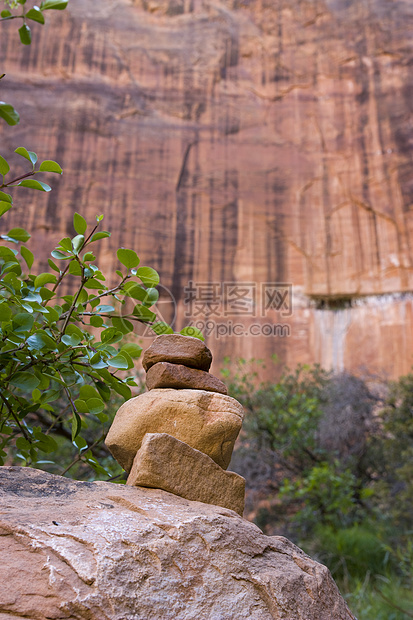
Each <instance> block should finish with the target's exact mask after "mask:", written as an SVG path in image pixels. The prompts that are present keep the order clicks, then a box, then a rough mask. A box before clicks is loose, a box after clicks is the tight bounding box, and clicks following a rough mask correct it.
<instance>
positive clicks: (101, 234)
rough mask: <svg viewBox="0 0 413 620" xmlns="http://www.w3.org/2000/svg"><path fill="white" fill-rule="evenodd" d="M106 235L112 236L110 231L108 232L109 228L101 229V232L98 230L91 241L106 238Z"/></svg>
mask: <svg viewBox="0 0 413 620" xmlns="http://www.w3.org/2000/svg"><path fill="white" fill-rule="evenodd" d="M106 237H110V232H108V231H107V230H101V231H100V232H97V233H95V234H94V235H93V237H92V238H91V240H90V243H92V242H93V241H99V239H105V238H106Z"/></svg>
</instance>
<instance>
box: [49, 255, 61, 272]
mask: <svg viewBox="0 0 413 620" xmlns="http://www.w3.org/2000/svg"><path fill="white" fill-rule="evenodd" d="M47 262H48V263H49V267H50V268H51V269H54V271H57V273H60V269H59V267H58V266H57V265H56V263H54V262H53V261H52V259H51V258H48V259H47Z"/></svg>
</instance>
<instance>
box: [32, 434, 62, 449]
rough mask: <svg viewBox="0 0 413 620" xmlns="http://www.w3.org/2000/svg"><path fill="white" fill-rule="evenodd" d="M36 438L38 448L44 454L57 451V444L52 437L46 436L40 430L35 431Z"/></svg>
mask: <svg viewBox="0 0 413 620" xmlns="http://www.w3.org/2000/svg"><path fill="white" fill-rule="evenodd" d="M34 436H35V437H36V448H38V449H39V450H41V451H42V452H46V453H50V452H54V451H55V450H57V448H58V445H57V442H56V440H55V439H53V437H51V436H50V435H45V434H44V433H42V432H41V431H40V429H39V430H37V429H35V430H34Z"/></svg>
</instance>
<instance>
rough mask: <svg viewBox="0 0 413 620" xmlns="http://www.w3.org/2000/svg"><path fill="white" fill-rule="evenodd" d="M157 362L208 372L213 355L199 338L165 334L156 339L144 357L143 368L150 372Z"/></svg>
mask: <svg viewBox="0 0 413 620" xmlns="http://www.w3.org/2000/svg"><path fill="white" fill-rule="evenodd" d="M157 362H172V363H173V364H184V365H185V366H190V367H191V368H198V369H199V370H205V371H208V370H209V368H210V366H211V363H212V353H211V351H210V350H209V349H208V347H207V346H206V345H205V344H204V343H203V342H202V340H199V338H192V337H191V336H181V334H163V335H162V336H157V337H156V338H155V340H154V341H153V343H152V344H151V346H150V347H149V348H148V349H146V351H145V353H144V355H143V357H142V366H143V367H144V369H145V370H149V368H150V367H151V366H153V365H154V364H156V363H157Z"/></svg>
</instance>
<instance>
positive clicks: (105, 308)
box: [95, 305, 115, 312]
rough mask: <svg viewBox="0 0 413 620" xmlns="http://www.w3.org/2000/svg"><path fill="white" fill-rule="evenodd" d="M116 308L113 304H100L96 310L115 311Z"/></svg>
mask: <svg viewBox="0 0 413 620" xmlns="http://www.w3.org/2000/svg"><path fill="white" fill-rule="evenodd" d="M114 311H115V308H114V307H113V306H104V305H100V306H97V308H95V312H114Z"/></svg>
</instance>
